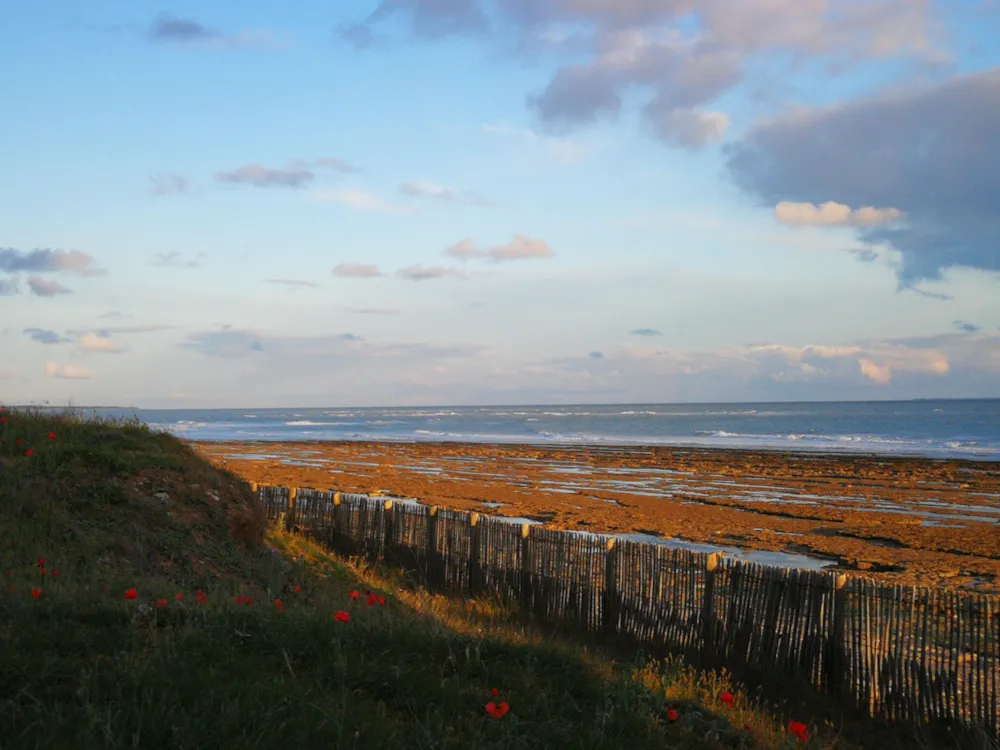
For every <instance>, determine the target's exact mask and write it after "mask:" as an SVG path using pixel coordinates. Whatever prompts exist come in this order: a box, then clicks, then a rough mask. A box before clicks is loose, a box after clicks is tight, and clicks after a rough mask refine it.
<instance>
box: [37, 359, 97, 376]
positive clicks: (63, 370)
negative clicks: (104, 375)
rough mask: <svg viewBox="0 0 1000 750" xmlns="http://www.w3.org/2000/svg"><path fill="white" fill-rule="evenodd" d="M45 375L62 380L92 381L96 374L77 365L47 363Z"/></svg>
mask: <svg viewBox="0 0 1000 750" xmlns="http://www.w3.org/2000/svg"><path fill="white" fill-rule="evenodd" d="M45 374H46V375H48V376H49V377H50V378H59V379H61V380H90V379H91V378H92V377H94V373H92V372H91V371H90V370H85V369H84V368H82V367H77V366H76V365H60V364H56V363H55V362H46V363H45Z"/></svg>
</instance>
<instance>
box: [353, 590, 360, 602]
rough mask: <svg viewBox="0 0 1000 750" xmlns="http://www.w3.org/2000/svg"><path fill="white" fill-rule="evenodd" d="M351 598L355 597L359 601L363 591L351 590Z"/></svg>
mask: <svg viewBox="0 0 1000 750" xmlns="http://www.w3.org/2000/svg"><path fill="white" fill-rule="evenodd" d="M351 598H352V599H354V600H355V601H357V600H358V599H360V598H361V592H360V591H352V592H351Z"/></svg>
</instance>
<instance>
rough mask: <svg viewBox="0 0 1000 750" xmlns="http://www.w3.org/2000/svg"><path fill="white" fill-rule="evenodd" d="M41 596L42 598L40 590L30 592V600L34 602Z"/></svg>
mask: <svg viewBox="0 0 1000 750" xmlns="http://www.w3.org/2000/svg"><path fill="white" fill-rule="evenodd" d="M41 596H42V590H41V589H32V590H31V598H32V599H34V600H35V601H36V602H37V601H38V600H39V598H40V597H41Z"/></svg>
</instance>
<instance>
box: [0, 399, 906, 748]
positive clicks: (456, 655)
mask: <svg viewBox="0 0 1000 750" xmlns="http://www.w3.org/2000/svg"><path fill="white" fill-rule="evenodd" d="M0 417H2V418H5V419H6V421H5V422H4V423H2V424H0V574H2V576H3V578H2V589H0V748H2V749H3V750H13V749H14V748H62V747H66V748H74V749H80V748H124V747H149V748H167V747H169V748H213V747H218V748H240V747H260V748H267V747H286V746H289V747H309V748H311V747H336V748H462V749H464V748H541V747H553V748H623V747H624V748H630V747H635V748H639V747H642V748H726V749H736V748H757V747H760V748H785V747H788V748H791V747H806V746H808V747H810V748H825V747H830V748H833V747H837V748H850V747H856V746H858V745H859V744H869V743H867V742H864V743H858V742H856V741H852V742H847V741H846V740H844V739H841V738H839V737H838V736H837V735H836V734H835V733H834V732H833V730H832V729H830V728H829V727H828V726H825V722H823V721H822V720H814V721H809V719H810V718H814V719H815V717H798V718H800V719H801V720H802V721H803V722H806V723H807V724H809V725H810V726H809V728H808V732H809V734H810V735H811V736H810V738H809V740H808V741H807V742H805V743H804V742H802V741H801V740H799V739H797V738H796V737H794V736H793V734H791V733H790V732H789V730H788V719H789V718H791V717H789V716H784V717H780V716H779V715H778V714H776V713H773V712H771V711H769V710H767V709H766V708H763V707H762V706H761V705H760V704H758V703H757V702H756V701H754V700H751V699H750V698H748V697H747V695H746V694H745V693H742V692H740V691H739V690H738V689H736V687H734V686H732V685H730V684H729V683H728V681H727V679H726V677H725V675H721V676H720V675H712V674H699V673H697V672H695V671H692V670H690V669H686V668H684V667H683V666H681V665H679V664H678V663H676V662H672V661H668V662H660V663H646V662H644V661H642V660H641V659H634V658H630V657H629V658H626V659H625V660H624V661H623V660H621V659H618V660H617V661H616V660H615V655H614V654H613V653H611V652H609V651H607V650H606V649H604V648H603V647H596V646H595V645H594V644H593V643H590V644H588V643H586V642H583V641H581V640H580V639H579V638H571V637H567V638H560V639H555V638H553V637H552V632H551V631H547V630H545V629H543V628H542V627H541V626H539V625H537V624H532V623H528V622H525V621H524V620H522V619H520V618H518V617H517V616H516V614H515V613H512V612H509V611H505V610H504V609H503V608H501V607H500V606H498V605H497V603H496V602H493V601H489V600H478V601H459V600H454V599H449V598H447V597H444V596H440V595H435V594H432V593H428V592H426V591H422V590H421V589H420V588H419V587H417V586H415V585H412V583H411V582H409V581H407V580H404V579H403V577H402V576H401V575H400V574H398V573H395V572H393V571H385V570H371V569H366V568H364V567H362V566H359V565H357V564H353V563H350V562H348V561H344V560H340V559H337V558H335V557H333V556H331V555H330V554H328V553H326V552H325V551H323V550H322V549H319V548H318V547H316V546H315V545H314V544H312V543H311V542H309V541H307V540H305V539H302V538H300V537H297V536H294V535H291V534H288V533H285V532H284V531H282V530H279V529H276V528H274V529H269V528H267V526H266V523H265V519H264V517H263V515H262V513H261V511H260V509H259V507H257V505H256V503H255V502H254V499H253V497H252V496H251V494H250V492H249V490H248V489H247V488H246V486H245V485H243V484H242V483H241V482H240V481H239V480H238V479H236V478H235V477H234V476H232V475H230V474H227V473H226V472H224V471H221V470H219V469H217V468H215V467H212V466H210V465H209V464H208V463H206V462H205V461H203V460H202V459H200V458H199V457H197V456H196V455H195V454H194V453H193V452H192V451H191V450H190V448H188V447H187V446H186V445H185V444H183V443H182V442H180V441H178V440H176V439H174V438H172V437H170V436H167V435H164V434H158V433H156V432H153V431H151V430H149V429H148V428H146V427H145V426H142V425H139V424H112V423H108V422H100V421H93V420H89V421H85V420H83V419H80V418H78V417H74V416H72V415H52V414H49V413H46V414H42V413H38V412H36V413H32V412H27V411H13V412H12V411H8V412H3V413H2V414H0ZM28 451H30V452H31V453H30V455H29V454H28ZM130 589H134V590H135V596H134V598H127V593H126V592H128V591H129V590H130ZM352 592H357V596H358V598H357V599H355V598H352V596H351V594H352ZM369 592H371V596H370V597H369V596H368V593H369ZM179 596H180V597H183V598H179ZM237 597H238V599H237ZM379 597H381V598H382V599H381V601H382V602H384V604H381V603H380V599H379ZM338 612H346V613H347V614H348V616H349V618H350V619H349V621H348V622H342V621H340V619H343V615H341V618H340V619H338V618H337V617H336V616H335V615H336V614H337V613H338ZM493 689H495V690H497V692H498V693H499V695H497V696H496V697H493V696H492V695H491V690H493ZM727 693H731V694H733V701H732V702H733V705H732V707H729V706H727V705H726V702H727V700H728V698H729V697H730V696H729V695H727ZM724 699H726V700H724ZM488 702H493V703H494V704H495V705H497V706H499V705H501V704H502V703H505V702H506V703H508V704H509V712H508V713H506V714H505V715H503V716H501V717H499V718H494V717H491V716H489V715H488V712H487V710H486V704H487V703H488ZM817 724H819V725H824V726H823V728H821V729H820V728H818V727H817ZM865 731H867V729H865V730H855V731H853V734H852V736H853V735H859V736H861V737H863V736H864V732H865ZM892 737H893V735H888V734H886V733H883V736H882V737H880V738H879V740H878V742H877V744H879V745H881V746H885V747H892V746H896V747H913V746H915V745H914V742H913V740H914V738H913V737H908V738H903V737H898V738H896V740H893V739H892ZM872 744H875V743H872Z"/></svg>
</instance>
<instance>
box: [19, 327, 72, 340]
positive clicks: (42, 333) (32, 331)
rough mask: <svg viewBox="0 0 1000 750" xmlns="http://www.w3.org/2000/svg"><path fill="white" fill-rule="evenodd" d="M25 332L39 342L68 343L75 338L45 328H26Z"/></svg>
mask: <svg viewBox="0 0 1000 750" xmlns="http://www.w3.org/2000/svg"><path fill="white" fill-rule="evenodd" d="M24 333H25V335H26V336H28V337H29V338H30V339H31V340H32V341H37V342H38V343H39V344H68V343H69V342H71V341H72V340H73V339H69V338H66V337H65V336H60V335H59V334H58V333H56V332H55V331H49V330H47V329H45V328H25V329H24Z"/></svg>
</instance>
